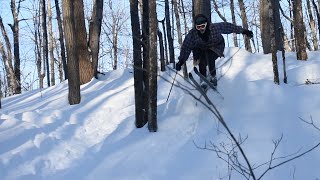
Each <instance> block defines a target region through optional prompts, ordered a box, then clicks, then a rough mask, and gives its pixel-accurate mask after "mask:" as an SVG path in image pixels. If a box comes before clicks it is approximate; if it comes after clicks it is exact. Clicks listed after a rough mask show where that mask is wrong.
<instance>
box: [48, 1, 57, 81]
mask: <svg viewBox="0 0 320 180" xmlns="http://www.w3.org/2000/svg"><path fill="white" fill-rule="evenodd" d="M47 11H48V28H49V55H50V83H51V85H52V86H54V85H55V84H56V83H55V73H54V61H55V58H54V54H53V41H54V39H53V32H52V12H51V1H50V0H49V1H48V8H47Z"/></svg>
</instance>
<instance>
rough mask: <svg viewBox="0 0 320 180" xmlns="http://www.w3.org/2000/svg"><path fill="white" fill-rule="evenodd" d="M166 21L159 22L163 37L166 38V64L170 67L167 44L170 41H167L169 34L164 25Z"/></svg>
mask: <svg viewBox="0 0 320 180" xmlns="http://www.w3.org/2000/svg"><path fill="white" fill-rule="evenodd" d="M164 20H165V18H164V19H163V20H161V21H159V22H160V23H161V24H162V29H163V37H164V49H165V57H166V59H165V61H166V64H167V65H168V64H169V58H168V43H167V42H168V41H167V36H166V34H167V33H166V28H165V25H164Z"/></svg>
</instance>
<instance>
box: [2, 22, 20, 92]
mask: <svg viewBox="0 0 320 180" xmlns="http://www.w3.org/2000/svg"><path fill="white" fill-rule="evenodd" d="M0 29H1V32H2V36H3V38H4V40H5V43H6V49H7V52H5V49H4V45H3V43H2V41H1V39H0V43H1V44H0V53H1V55H2V60H3V62H4V66H5V70H6V74H7V86H8V91H9V92H8V94H9V96H10V95H14V94H17V92H16V90H17V89H18V82H17V80H16V77H15V76H16V75H15V72H14V68H13V65H12V61H13V57H12V51H11V43H10V41H9V37H8V35H7V32H6V31H5V28H4V25H3V22H2V17H1V16H0Z"/></svg>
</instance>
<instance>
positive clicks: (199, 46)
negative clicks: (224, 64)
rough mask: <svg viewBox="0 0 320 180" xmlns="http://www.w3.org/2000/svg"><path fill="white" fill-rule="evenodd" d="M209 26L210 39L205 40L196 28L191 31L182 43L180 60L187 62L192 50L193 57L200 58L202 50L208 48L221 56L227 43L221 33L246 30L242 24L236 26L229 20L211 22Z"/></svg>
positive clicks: (238, 32)
mask: <svg viewBox="0 0 320 180" xmlns="http://www.w3.org/2000/svg"><path fill="white" fill-rule="evenodd" d="M209 28H210V34H209V38H208V41H204V40H203V39H202V38H201V37H200V36H199V34H198V31H197V30H196V29H195V28H192V29H191V30H190V31H189V33H188V34H187V35H186V37H185V39H184V41H183V43H182V47H181V49H180V56H179V61H182V62H185V61H186V60H187V59H188V58H189V55H190V53H191V51H192V52H193V58H194V59H199V58H200V53H201V51H202V50H206V49H210V50H212V51H214V52H215V53H216V54H217V55H218V56H219V57H223V56H224V55H223V51H224V48H225V44H224V38H223V36H222V35H221V34H230V33H237V34H240V33H242V32H243V30H244V29H243V28H242V27H241V26H236V25H234V24H231V23H228V22H221V23H211V24H210V27H209Z"/></svg>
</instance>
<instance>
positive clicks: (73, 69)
mask: <svg viewBox="0 0 320 180" xmlns="http://www.w3.org/2000/svg"><path fill="white" fill-rule="evenodd" d="M62 7H63V19H64V21H63V24H64V32H65V40H66V47H67V58H68V73H69V80H68V82H69V84H68V85H69V94H68V100H69V104H70V105H73V104H79V103H80V101H81V95H80V77H79V56H78V46H77V43H78V42H77V36H76V31H77V30H78V29H76V26H75V21H77V20H79V18H78V17H77V16H76V15H75V14H74V8H75V6H74V1H73V0H63V1H62ZM77 15H79V14H77Z"/></svg>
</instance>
